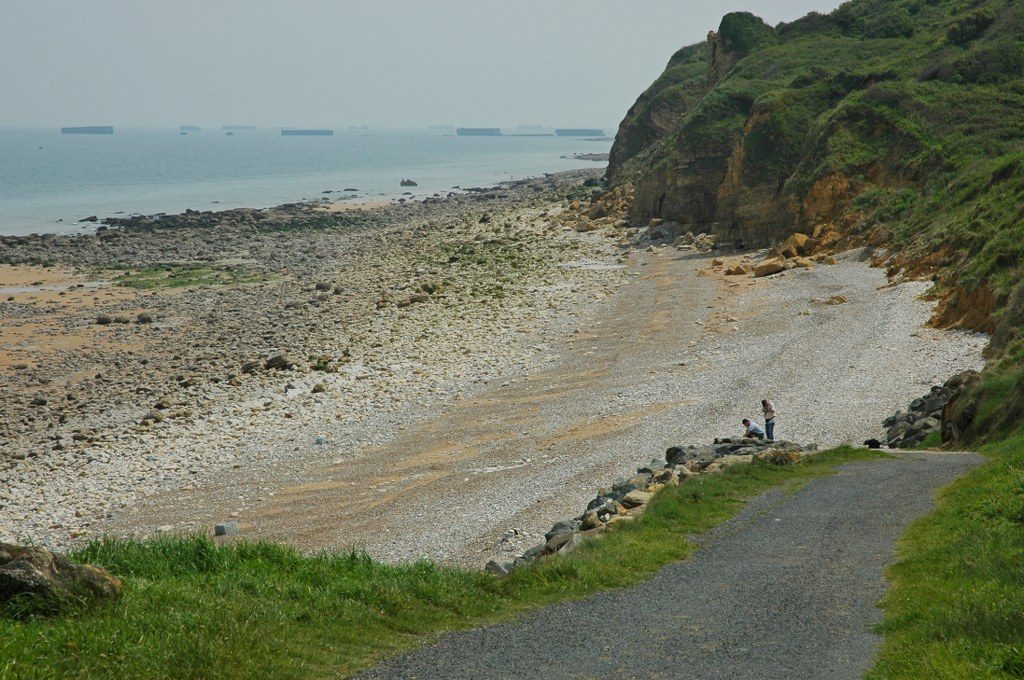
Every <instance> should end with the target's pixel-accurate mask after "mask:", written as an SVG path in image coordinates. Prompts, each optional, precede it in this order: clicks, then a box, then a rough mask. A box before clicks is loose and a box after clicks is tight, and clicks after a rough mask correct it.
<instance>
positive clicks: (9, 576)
mask: <svg viewBox="0 0 1024 680" xmlns="http://www.w3.org/2000/svg"><path fill="white" fill-rule="evenodd" d="M121 590H122V584H121V581H120V580H119V579H117V578H115V577H113V576H111V575H110V573H109V572H107V571H106V570H105V569H100V568H99V567H94V566H92V565H88V564H76V563H74V562H72V561H71V560H69V559H67V558H66V557H63V556H61V555H57V554H55V553H52V552H50V551H49V550H45V549H43V548H35V547H22V546H18V545H11V544H9V543H0V606H2V605H8V604H10V603H12V602H16V601H19V600H21V601H23V602H24V605H25V606H24V607H22V608H21V609H24V610H25V611H26V612H27V611H36V612H44V613H57V612H59V611H61V610H62V609H64V608H66V607H68V606H72V605H75V604H78V603H86V602H99V601H110V600H116V599H117V598H118V597H119V596H120V594H121Z"/></svg>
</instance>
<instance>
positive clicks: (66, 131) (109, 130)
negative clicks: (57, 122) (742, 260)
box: [60, 125, 114, 135]
mask: <svg viewBox="0 0 1024 680" xmlns="http://www.w3.org/2000/svg"><path fill="white" fill-rule="evenodd" d="M60 133H61V134H62V135H112V134H114V126H113V125H87V126H85V127H62V128H61V129H60Z"/></svg>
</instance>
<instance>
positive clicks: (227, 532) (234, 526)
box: [213, 520, 242, 536]
mask: <svg viewBox="0 0 1024 680" xmlns="http://www.w3.org/2000/svg"><path fill="white" fill-rule="evenodd" d="M241 533H242V530H241V529H240V528H239V527H238V522H236V521H234V520H231V521H230V522H223V523H221V524H218V525H216V526H215V527H213V535H214V536H238V535H240V534H241Z"/></svg>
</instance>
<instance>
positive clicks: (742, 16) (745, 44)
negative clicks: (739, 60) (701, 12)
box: [718, 12, 779, 57]
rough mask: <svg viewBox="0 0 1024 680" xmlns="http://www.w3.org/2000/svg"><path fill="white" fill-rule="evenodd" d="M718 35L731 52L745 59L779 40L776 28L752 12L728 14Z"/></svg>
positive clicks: (723, 19)
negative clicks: (756, 50)
mask: <svg viewBox="0 0 1024 680" xmlns="http://www.w3.org/2000/svg"><path fill="white" fill-rule="evenodd" d="M718 33H719V35H721V36H722V38H724V39H725V41H726V44H727V45H728V46H729V50H730V51H731V52H733V53H734V54H736V55H738V56H740V57H745V56H747V55H748V54H750V53H751V52H753V51H754V50H755V49H758V48H760V47H764V46H765V45H773V44H775V43H777V42H778V40H779V36H778V35H777V34H776V33H775V29H774V28H772V27H771V26H769V25H768V24H766V23H765V22H764V20H763V19H762V18H761V17H759V16H756V15H754V14H751V13H750V12H733V13H731V14H726V15H725V16H724V17H723V18H722V24H721V25H720V26H719V28H718Z"/></svg>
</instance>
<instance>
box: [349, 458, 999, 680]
mask: <svg viewBox="0 0 1024 680" xmlns="http://www.w3.org/2000/svg"><path fill="white" fill-rule="evenodd" d="M980 462H981V458H980V457H979V456H977V455H975V454H962V453H903V454H900V455H899V457H898V458H896V459H891V460H878V461H870V462H862V463H853V464H850V465H846V466H844V467H843V468H841V470H840V472H839V473H838V474H836V475H831V476H827V477H822V478H819V479H816V480H813V481H812V482H811V483H810V484H808V485H807V486H806V487H804V488H803V489H802V490H801V491H799V492H798V493H796V494H787V493H783V492H779V491H775V492H770V493H767V494H764V495H762V496H760V497H758V498H756V499H755V500H754V501H752V502H751V503H750V504H749V505H748V506H747V508H746V509H745V510H744V511H743V512H742V513H741V514H740V515H739V516H737V517H736V518H734V519H733V520H731V521H729V522H727V523H726V524H724V525H722V526H721V527H720V528H719V529H717V530H715V531H714V532H712V533H711V534H709V535H708V536H707V537H705V538H704V539H703V542H704V545H703V547H702V548H701V549H700V550H699V551H698V552H697V554H696V555H694V557H693V558H692V559H691V560H687V561H684V562H678V563H675V564H672V565H669V566H667V567H665V568H664V569H662V570H661V571H660V572H659V573H658V574H657V575H656V576H655V577H654V578H652V579H651V580H650V581H647V582H645V583H642V584H640V585H638V586H635V587H633V588H628V589H625V590H619V591H614V592H606V593H600V594H598V595H594V596H592V597H588V598H586V599H584V600H580V601H577V602H569V603H565V604H560V605H555V606H551V607H546V608H544V609H540V610H538V611H536V612H533V613H531V614H528V615H526V616H524V617H522V618H520V619H518V620H516V621H512V622H509V623H504V624H500V625H495V626H490V627H487V628H481V629H477V630H469V631H464V632H459V633H451V634H446V635H442V636H440V637H439V638H437V640H435V642H434V643H433V644H431V645H429V646H425V647H422V648H420V649H418V650H416V651H413V652H411V653H409V654H406V655H403V656H399V657H396V658H394V659H391V660H389V661H388V662H386V663H385V664H383V665H381V666H380V667H378V668H375V669H373V670H372V671H370V672H368V673H367V674H365V675H364V676H362V677H366V678H424V679H426V678H445V679H451V678H601V679H605V678H645V679H647V678H651V679H654V678H785V679H787V680H792V679H797V678H813V679H815V680H818V679H822V678H858V677H861V675H862V674H863V673H864V672H865V671H866V670H867V669H868V668H869V667H870V666H871V663H872V660H873V659H874V656H875V654H876V652H877V650H878V645H879V641H880V638H879V637H878V636H877V635H875V634H873V633H872V632H871V629H872V627H873V626H874V625H875V624H877V623H878V622H879V621H880V620H881V616H882V615H881V611H880V610H879V609H878V608H877V607H876V603H877V602H878V600H879V599H880V598H881V597H882V596H883V595H884V594H885V591H886V581H885V579H884V576H883V570H884V568H885V566H886V565H887V564H890V563H892V561H893V560H894V558H895V545H896V541H897V539H898V538H899V536H900V535H901V534H902V533H903V531H904V530H905V529H906V527H907V525H908V524H909V523H910V522H911V521H913V520H914V519H915V518H917V517H920V516H921V515H924V514H925V513H927V512H928V511H929V510H930V509H931V508H932V507H933V504H934V493H935V491H936V490H937V489H938V488H939V487H941V486H943V485H945V484H947V483H949V482H951V481H952V480H953V479H955V478H956V477H958V476H960V475H961V474H963V473H964V472H966V471H967V470H969V469H970V468H971V467H973V466H974V465H977V464H978V463H980Z"/></svg>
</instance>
